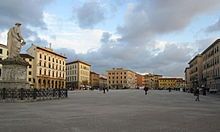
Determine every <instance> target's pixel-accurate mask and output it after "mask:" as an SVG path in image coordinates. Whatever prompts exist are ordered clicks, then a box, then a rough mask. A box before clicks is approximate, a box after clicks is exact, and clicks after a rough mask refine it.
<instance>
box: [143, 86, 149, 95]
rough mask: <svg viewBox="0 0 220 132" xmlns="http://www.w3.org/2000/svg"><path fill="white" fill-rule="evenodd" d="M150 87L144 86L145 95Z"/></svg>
mask: <svg viewBox="0 0 220 132" xmlns="http://www.w3.org/2000/svg"><path fill="white" fill-rule="evenodd" d="M147 91H148V87H144V92H145V95H147Z"/></svg>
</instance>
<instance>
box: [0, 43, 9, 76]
mask: <svg viewBox="0 0 220 132" xmlns="http://www.w3.org/2000/svg"><path fill="white" fill-rule="evenodd" d="M7 57H8V48H7V46H6V45H4V44H0V80H2V60H4V59H6V58H7Z"/></svg>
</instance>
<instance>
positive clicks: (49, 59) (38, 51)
mask: <svg viewBox="0 0 220 132" xmlns="http://www.w3.org/2000/svg"><path fill="white" fill-rule="evenodd" d="M27 52H28V54H29V55H31V56H32V57H34V60H33V84H34V86H33V87H35V88H65V87H66V57H65V56H63V55H60V54H57V53H55V52H54V51H53V50H52V49H51V48H42V47H39V46H36V45H34V44H32V45H31V47H30V48H29V49H28V50H27Z"/></svg>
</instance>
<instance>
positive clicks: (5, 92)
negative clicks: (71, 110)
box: [0, 88, 68, 102]
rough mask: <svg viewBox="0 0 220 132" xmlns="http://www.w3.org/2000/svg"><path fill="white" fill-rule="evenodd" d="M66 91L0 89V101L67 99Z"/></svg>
mask: <svg viewBox="0 0 220 132" xmlns="http://www.w3.org/2000/svg"><path fill="white" fill-rule="evenodd" d="M67 97H68V90H67V89H36V88H34V89H24V88H21V89H6V88H3V89H0V100H6V101H11V102H14V101H19V100H21V101H37V100H51V99H60V98H67Z"/></svg>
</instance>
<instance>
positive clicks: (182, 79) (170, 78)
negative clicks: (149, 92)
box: [159, 77, 183, 80]
mask: <svg viewBox="0 0 220 132" xmlns="http://www.w3.org/2000/svg"><path fill="white" fill-rule="evenodd" d="M159 80H183V79H182V78H174V77H173V78H159Z"/></svg>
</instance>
